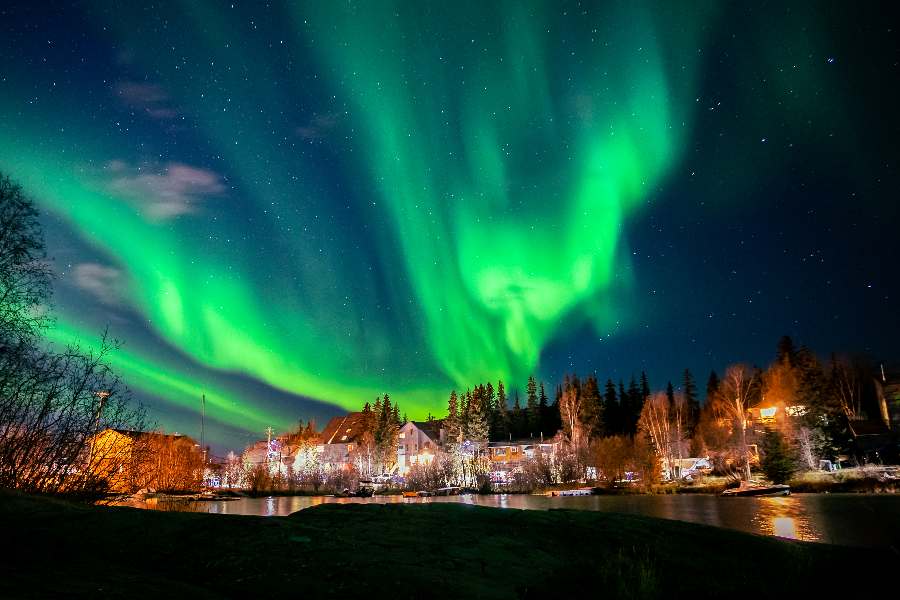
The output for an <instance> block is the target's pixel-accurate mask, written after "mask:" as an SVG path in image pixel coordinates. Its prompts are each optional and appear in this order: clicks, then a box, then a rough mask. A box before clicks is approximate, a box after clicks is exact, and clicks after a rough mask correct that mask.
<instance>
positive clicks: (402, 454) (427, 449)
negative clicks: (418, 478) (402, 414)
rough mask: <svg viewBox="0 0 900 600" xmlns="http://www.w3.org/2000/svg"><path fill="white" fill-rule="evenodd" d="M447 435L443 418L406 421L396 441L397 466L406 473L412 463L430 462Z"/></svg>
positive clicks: (401, 472) (441, 446)
mask: <svg viewBox="0 0 900 600" xmlns="http://www.w3.org/2000/svg"><path fill="white" fill-rule="evenodd" d="M446 437H447V430H446V429H444V427H443V420H437V419H434V420H431V421H407V422H406V424H404V425H403V427H401V428H400V434H399V439H398V442H397V468H398V470H399V472H400V474H401V475H406V474H407V473H408V472H409V470H410V468H412V466H413V465H416V464H419V465H422V464H426V465H427V464H431V462H432V461H433V460H434V457H435V456H436V455H437V454H438V453H439V452H440V451H441V449H442V448H443V445H444V441H445V440H446Z"/></svg>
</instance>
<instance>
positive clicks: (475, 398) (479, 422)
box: [466, 386, 489, 443]
mask: <svg viewBox="0 0 900 600" xmlns="http://www.w3.org/2000/svg"><path fill="white" fill-rule="evenodd" d="M468 408H469V410H468V414H469V420H468V429H467V435H466V439H468V440H471V441H473V442H478V443H483V442H487V441H488V433H489V429H488V413H487V410H486V406H485V394H484V386H479V387H476V388H475V391H474V392H473V393H472V396H471V399H470V400H469V405H468Z"/></svg>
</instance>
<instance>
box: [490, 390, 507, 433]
mask: <svg viewBox="0 0 900 600" xmlns="http://www.w3.org/2000/svg"><path fill="white" fill-rule="evenodd" d="M491 436H492V437H491V439H493V440H505V439H507V438H509V406H508V405H507V403H506V388H505V387H504V386H503V382H502V381H498V382H497V400H496V402H495V403H494V425H493V430H492V432H491Z"/></svg>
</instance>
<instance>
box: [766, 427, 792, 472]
mask: <svg viewBox="0 0 900 600" xmlns="http://www.w3.org/2000/svg"><path fill="white" fill-rule="evenodd" d="M760 467H761V468H762V471H763V473H765V474H766V477H768V478H769V479H770V480H771V481H772V483H785V482H786V481H787V480H789V479H790V478H791V475H793V474H794V472H795V471H796V470H797V461H796V459H795V458H794V452H793V450H792V448H791V447H790V446H789V445H788V443H787V441H785V439H784V435H782V433H781V432H780V431H776V430H774V429H767V430H766V433H765V435H764V436H763V442H762V458H761V459H760Z"/></svg>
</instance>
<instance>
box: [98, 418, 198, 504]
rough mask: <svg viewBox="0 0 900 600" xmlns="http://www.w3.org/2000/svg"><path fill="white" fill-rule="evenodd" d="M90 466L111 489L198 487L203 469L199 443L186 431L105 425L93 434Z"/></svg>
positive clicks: (122, 491) (115, 490) (158, 489)
mask: <svg viewBox="0 0 900 600" xmlns="http://www.w3.org/2000/svg"><path fill="white" fill-rule="evenodd" d="M87 463H88V465H89V467H88V468H89V469H90V470H91V471H93V472H94V473H98V474H99V475H100V476H101V478H103V479H105V480H106V481H107V484H108V486H109V491H111V492H115V493H133V492H136V491H138V490H142V489H147V490H153V491H197V490H199V489H200V481H201V478H202V475H203V473H202V470H203V456H202V454H201V451H200V446H199V445H198V444H197V443H196V442H194V440H193V439H191V438H190V437H188V436H186V435H180V434H177V433H175V434H166V433H160V432H155V431H131V430H127V429H104V430H103V431H101V432H99V433H97V434H96V435H95V436H93V437H92V438H90V440H89V441H88V447H87Z"/></svg>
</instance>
